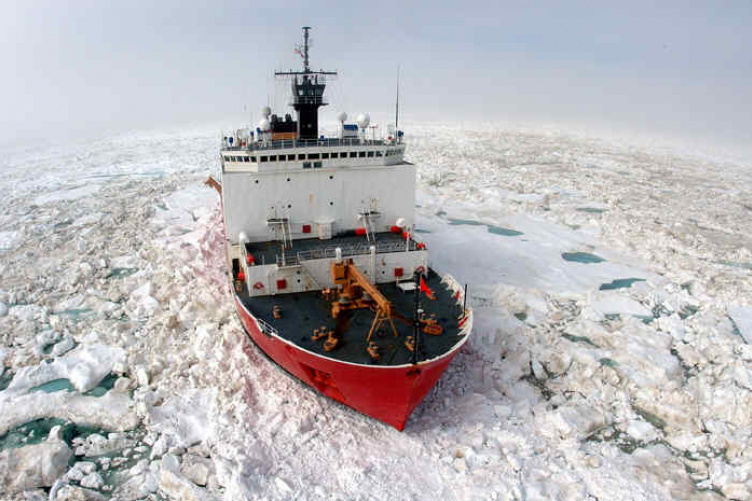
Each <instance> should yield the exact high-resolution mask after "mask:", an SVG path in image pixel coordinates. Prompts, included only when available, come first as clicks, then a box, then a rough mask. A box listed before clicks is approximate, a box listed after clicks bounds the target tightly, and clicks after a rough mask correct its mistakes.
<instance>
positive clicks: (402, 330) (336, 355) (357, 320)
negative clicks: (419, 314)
mask: <svg viewBox="0 0 752 501" xmlns="http://www.w3.org/2000/svg"><path fill="white" fill-rule="evenodd" d="M361 239H362V237H361ZM426 283H427V285H428V287H429V288H430V289H431V290H432V291H433V292H434V295H435V297H436V299H435V300H430V299H428V298H427V297H426V296H425V295H423V294H422V295H421V301H420V302H421V308H422V309H423V310H424V311H425V314H426V316H430V315H431V314H432V313H435V314H436V318H437V320H438V322H439V324H440V325H441V326H442V327H443V329H444V330H443V333H442V334H441V335H439V336H432V335H428V334H425V333H422V332H421V334H420V346H421V349H420V350H419V357H418V360H419V361H420V360H428V359H432V358H435V357H437V356H440V355H442V354H444V353H446V352H448V351H449V350H451V349H452V347H454V346H455V345H456V344H457V343H458V342H460V341H461V340H462V338H461V337H460V336H458V334H459V332H460V326H459V324H458V322H459V318H460V316H461V314H462V305H460V304H457V300H456V299H455V297H454V293H453V291H452V290H451V289H447V288H446V287H445V285H443V284H442V283H441V277H440V276H439V275H437V274H436V273H434V272H433V271H430V272H429V276H428V280H427V281H426ZM378 287H379V290H380V291H381V293H382V294H383V295H384V296H385V297H386V298H387V299H388V300H389V301H391V303H392V304H393V305H394V307H395V308H396V309H397V311H398V312H399V313H401V314H402V315H404V316H405V317H409V318H412V315H413V304H414V303H413V302H414V298H415V296H414V294H415V293H414V292H407V293H406V292H403V291H402V290H400V289H399V288H398V287H397V285H396V284H395V283H390V284H380V285H379V286H378ZM239 296H240V298H241V300H242V302H243V304H244V305H245V307H246V308H247V309H248V311H250V312H251V313H252V314H253V315H254V316H256V317H257V318H259V319H261V320H263V321H264V322H266V323H268V324H269V325H271V326H272V327H273V328H274V329H276V330H277V332H278V334H279V335H280V336H282V337H283V338H285V339H287V340H288V341H291V342H292V343H294V344H296V345H298V346H300V347H301V348H304V349H306V350H308V351H311V352H314V353H317V354H320V355H324V356H326V357H329V358H333V359H335V360H341V361H345V362H350V363H355V364H363V365H373V364H377V365H402V364H409V363H411V362H412V352H410V351H409V350H408V349H407V348H406V346H405V339H406V337H407V336H411V335H412V334H413V326H412V324H411V323H409V324H408V323H406V322H404V321H401V320H398V319H394V326H395V327H396V329H397V332H398V335H399V336H398V337H396V338H395V337H394V334H393V333H392V332H391V328H389V327H388V323H387V324H383V327H382V328H381V330H380V332H378V333H377V334H374V335H373V336H372V338H371V340H372V341H373V342H375V343H376V344H377V345H378V346H379V351H380V354H381V358H380V360H379V361H377V362H373V361H372V360H371V358H370V356H369V355H368V353H367V352H366V345H367V343H366V337H367V335H368V331H369V330H370V328H371V323H372V322H373V319H374V315H375V313H374V312H373V311H371V310H368V309H360V310H353V311H352V317H351V318H350V321H349V325H347V330H346V331H345V332H344V333H343V335H342V341H341V342H340V346H339V347H338V348H337V349H335V350H334V351H330V352H326V351H325V350H324V348H323V343H324V339H322V340H319V341H312V340H311V335H312V334H313V330H314V329H316V328H319V327H321V326H322V325H326V326H327V329H332V330H334V329H335V327H336V324H337V321H336V320H335V319H333V318H332V315H331V302H330V301H328V300H327V299H326V298H325V297H324V295H323V294H322V293H321V292H320V291H316V292H301V293H295V294H279V295H276V296H261V297H258V296H257V297H253V298H251V297H249V296H248V295H247V293H245V292H244V293H241V294H239ZM275 306H279V307H280V308H281V310H282V318H280V319H275V318H274V317H273V315H272V309H273V308H274V307H275Z"/></svg>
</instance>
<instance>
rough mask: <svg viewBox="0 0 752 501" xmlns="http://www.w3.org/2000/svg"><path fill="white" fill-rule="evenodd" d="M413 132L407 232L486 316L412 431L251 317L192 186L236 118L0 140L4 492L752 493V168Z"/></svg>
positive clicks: (45, 495) (211, 495)
mask: <svg viewBox="0 0 752 501" xmlns="http://www.w3.org/2000/svg"><path fill="white" fill-rule="evenodd" d="M406 130H407V131H408V138H409V146H408V160H410V161H412V162H414V163H416V165H417V167H418V189H419V193H418V207H417V208H416V210H417V215H418V231H419V236H420V237H421V238H422V239H423V240H424V241H425V242H426V243H427V244H428V247H429V250H430V252H431V256H432V264H433V266H434V267H436V268H437V269H439V270H440V271H444V272H449V273H451V274H453V275H454V276H455V277H457V278H458V279H459V280H460V281H462V282H467V283H468V284H469V302H470V305H471V306H472V307H473V308H474V309H475V332H474V334H473V338H472V339H471V342H470V343H468V344H467V345H466V347H465V348H464V349H463V351H462V352H461V353H460V354H459V355H458V356H457V358H456V360H455V362H454V363H453V364H452V366H451V367H450V368H449V370H448V371H447V373H446V374H445V375H444V376H443V377H442V379H441V380H440V381H439V383H438V384H437V386H436V388H435V389H434V390H433V391H432V392H431V393H430V394H429V396H428V397H427V398H426V400H425V401H424V402H423V404H422V405H421V406H420V407H419V408H418V409H417V410H416V412H415V413H414V415H413V416H412V418H411V419H410V421H409V423H408V426H407V429H406V430H405V432H403V433H399V432H397V431H395V430H393V429H391V428H389V427H387V426H385V425H382V424H380V423H378V422H375V421H373V420H371V419H369V418H366V417H363V416H361V415H358V414H356V413H354V412H353V411H350V410H349V409H347V408H344V407H342V406H340V405H336V404H333V403H332V402H331V401H329V400H327V399H326V398H324V397H321V396H319V395H317V394H315V393H314V392H312V391H309V390H307V389H305V388H304V387H303V386H302V385H301V384H300V383H298V382H296V381H293V380H291V379H290V378H289V377H288V376H287V375H285V374H284V373H283V372H282V371H281V370H279V369H278V368H277V367H275V366H274V365H273V364H272V363H271V362H269V361H268V360H267V359H266V358H264V357H263V356H262V355H261V354H260V353H259V352H258V350H257V349H256V348H255V347H254V346H253V345H252V343H250V341H249V340H248V339H247V337H246V336H245V335H244V333H243V332H242V328H241V326H240V324H239V323H238V321H237V319H236V318H235V316H234V313H233V307H232V301H231V298H230V296H229V294H228V285H227V280H226V275H225V270H224V268H225V262H224V249H223V245H224V236H223V235H222V224H221V218H220V212H219V205H218V200H217V197H216V194H215V193H214V192H213V191H211V190H209V189H208V188H206V187H204V186H202V185H201V181H202V180H203V178H204V177H205V175H206V174H207V172H208V171H209V170H210V169H216V167H217V165H216V164H217V160H216V157H217V155H216V151H217V150H216V149H217V144H218V138H219V136H220V134H218V133H215V132H213V131H212V132H207V131H205V130H193V131H186V130H181V131H179V132H176V133H163V134H153V133H152V134H140V135H139V134H133V135H128V136H119V137H115V138H110V139H102V140H99V141H94V142H91V143H81V144H77V145H72V146H68V147H59V146H58V147H53V146H50V147H48V149H47V150H44V149H41V150H40V149H35V150H33V151H31V150H30V151H26V152H23V151H17V152H15V153H12V154H10V155H7V156H6V157H5V158H4V160H3V162H4V163H3V165H2V166H0V169H2V171H3V183H5V187H6V188H7V187H10V186H12V187H13V189H7V190H6V191H5V192H6V194H7V196H6V197H4V199H3V201H2V202H0V203H1V204H2V211H0V214H2V215H0V336H1V340H2V343H1V344H0V408H2V412H0V488H1V491H0V492H1V494H0V498H2V499H12V500H16V499H18V500H20V499H53V500H64V499H118V500H141V499H150V500H155V499H176V500H177V499H181V500H185V499H197V500H228V501H229V500H233V501H235V500H244V499H245V500H251V499H271V500H277V499H278V500H282V499H311V500H318V499H320V500H325V499H363V500H365V499H391V500H429V499H430V500H433V499H447V500H475V499H489V500H491V499H493V500H543V499H559V500H587V499H590V500H595V499H600V500H619V501H621V500H669V499H686V500H722V499H737V500H742V499H750V497H751V496H752V467H751V466H750V465H752V447H751V445H752V345H750V344H749V342H750V340H752V327H751V325H752V321H751V320H750V318H751V315H750V311H752V240H750V238H751V237H750V235H752V218H750V217H749V216H750V212H749V211H750V206H749V200H750V199H751V198H752V197H751V195H752V191H751V189H750V188H749V187H750V186H752V182H751V181H752V179H751V178H752V169H750V167H749V166H748V165H746V166H745V165H740V164H734V163H730V162H727V161H721V160H715V159H708V158H702V157H698V156H690V155H677V154H675V153H672V152H669V151H661V150H656V149H654V148H652V149H651V148H646V147H638V146H633V145H617V144H613V143H607V142H604V141H599V140H594V139H588V138H582V137H571V136H567V135H565V134H562V133H556V132H551V131H546V132H540V131H515V130H505V129H501V128H495V127H490V126H488V127H485V128H476V129H472V130H465V129H459V128H452V127H445V126H426V125H423V126H420V125H414V126H410V127H407V128H406ZM30 166H33V168H34V172H35V173H36V175H35V176H29V175H28V172H29V167H30Z"/></svg>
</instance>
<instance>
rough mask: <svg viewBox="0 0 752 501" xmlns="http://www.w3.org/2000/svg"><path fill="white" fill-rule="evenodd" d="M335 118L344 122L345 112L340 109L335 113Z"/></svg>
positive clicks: (345, 118)
mask: <svg viewBox="0 0 752 501" xmlns="http://www.w3.org/2000/svg"><path fill="white" fill-rule="evenodd" d="M337 120H339V121H340V122H344V121H345V120H347V113H345V112H344V111H340V112H339V113H338V114H337Z"/></svg>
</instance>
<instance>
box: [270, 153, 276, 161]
mask: <svg viewBox="0 0 752 501" xmlns="http://www.w3.org/2000/svg"><path fill="white" fill-rule="evenodd" d="M269 161H270V162H276V161H277V155H269Z"/></svg>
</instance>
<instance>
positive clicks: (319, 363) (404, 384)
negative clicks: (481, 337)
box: [234, 295, 468, 431]
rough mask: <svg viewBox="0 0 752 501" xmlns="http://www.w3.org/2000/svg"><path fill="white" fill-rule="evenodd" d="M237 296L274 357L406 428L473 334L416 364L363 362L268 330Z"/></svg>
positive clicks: (337, 396) (248, 323) (322, 389)
mask: <svg viewBox="0 0 752 501" xmlns="http://www.w3.org/2000/svg"><path fill="white" fill-rule="evenodd" d="M234 296H235V307H236V308H237V312H238V316H239V317H240V320H241V322H242V324H243V327H244V328H245V330H246V332H247V333H248V335H249V336H250V337H251V339H253V341H254V342H255V343H256V345H257V346H258V347H259V348H261V349H262V350H263V351H264V352H265V353H266V354H267V355H268V356H269V357H270V358H271V359H272V360H274V361H275V362H276V363H277V364H279V365H280V366H281V367H282V368H283V369H285V370H286V371H287V372H289V373H290V374H292V375H294V376H295V377H297V378H298V379H300V380H301V381H303V382H304V383H306V384H307V385H309V386H311V387H312V388H314V389H315V390H317V391H318V392H319V393H322V394H323V395H326V396H327V397H329V398H332V399H334V400H336V401H338V402H341V403H343V404H345V405H347V406H348V407H351V408H353V409H355V410H356V411H358V412H360V413H362V414H365V415H367V416H371V417H372V418H375V419H378V420H379V421H382V422H384V423H386V424H388V425H390V426H393V427H395V428H397V429H398V430H400V431H402V430H403V429H404V428H405V423H406V422H407V419H408V418H409V417H410V414H411V413H412V412H413V410H414V409H415V407H417V406H418V404H419V403H420V402H421V400H423V398H424V397H425V396H426V394H427V393H428V392H429V391H430V390H431V388H433V386H434V384H436V381H438V379H439V377H441V374H442V373H443V372H444V371H445V370H446V368H447V366H448V365H449V363H450V362H451V361H452V360H453V359H454V357H455V355H456V354H457V353H458V352H459V350H460V348H461V347H462V346H463V345H464V343H465V341H466V340H467V337H468V336H465V337H464V338H463V340H462V341H461V342H459V343H457V345H456V346H454V347H453V348H452V350H450V351H448V352H447V353H445V354H443V355H442V356H440V357H437V358H434V359H432V360H427V361H423V362H419V363H418V364H416V365H412V364H411V365H398V366H378V365H360V364H353V363H349V362H342V361H339V360H334V359H331V358H327V357H324V356H321V355H318V354H316V353H312V352H310V351H307V350H304V349H302V348H300V347H299V346H296V345H295V344H293V343H291V342H289V341H287V340H285V339H283V338H281V337H279V336H277V335H275V334H266V333H264V332H263V331H262V329H261V326H260V325H259V323H258V322H257V321H256V319H255V318H254V316H253V315H252V314H251V313H250V312H249V311H248V310H247V309H246V308H245V306H244V305H243V304H242V302H241V301H240V299H239V298H238V297H237V296H236V295H234Z"/></svg>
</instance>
